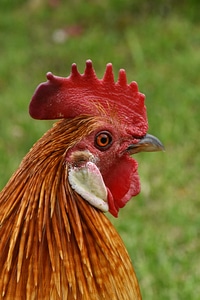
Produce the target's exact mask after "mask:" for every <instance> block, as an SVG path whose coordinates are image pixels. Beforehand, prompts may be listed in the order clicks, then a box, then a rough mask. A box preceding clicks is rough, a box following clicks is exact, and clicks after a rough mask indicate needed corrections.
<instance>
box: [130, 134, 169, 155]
mask: <svg viewBox="0 0 200 300" xmlns="http://www.w3.org/2000/svg"><path fill="white" fill-rule="evenodd" d="M164 150H165V148H164V146H163V144H162V143H161V141H159V139H158V138H157V137H155V136H153V135H151V134H146V135H145V136H144V137H142V138H141V139H140V140H139V142H138V143H136V144H131V145H130V146H129V147H128V148H127V151H128V152H129V153H130V154H135V153H138V152H154V151H164Z"/></svg>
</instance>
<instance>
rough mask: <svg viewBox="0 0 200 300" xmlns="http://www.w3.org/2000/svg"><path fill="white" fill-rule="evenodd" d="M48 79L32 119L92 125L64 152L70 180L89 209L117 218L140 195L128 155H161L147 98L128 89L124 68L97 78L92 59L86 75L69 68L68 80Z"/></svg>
mask: <svg viewBox="0 0 200 300" xmlns="http://www.w3.org/2000/svg"><path fill="white" fill-rule="evenodd" d="M47 79H48V81H47V82H45V83H42V84H40V85H39V86H38V88H37V89H36V91H35V93H34V95H33V97H32V101H31V103H30V107H29V112H30V115H31V116H32V117H33V118H35V119H46V120H47V119H76V118H77V117H78V119H79V123H77V126H82V125H81V122H80V118H81V116H83V118H85V117H88V120H90V121H91V119H92V120H93V121H92V127H91V130H89V131H88V130H84V126H85V123H84V126H83V130H82V136H81V138H80V137H79V138H78V139H77V137H76V135H74V136H73V137H72V140H73V141H71V143H70V147H68V148H67V150H66V153H65V161H66V166H67V172H68V180H69V183H70V185H71V188H72V189H73V190H75V191H76V192H77V193H78V194H79V195H80V196H81V197H82V198H83V199H85V200H86V201H88V202H89V203H90V204H91V205H92V206H94V207H96V208H98V209H99V210H101V211H103V212H106V211H109V212H110V213H111V214H112V215H114V216H115V217H117V215H118V211H119V209H120V208H122V207H124V205H125V204H126V203H127V202H128V201H129V200H130V199H131V197H132V196H135V195H137V194H138V193H139V192H140V182H139V176H138V172H137V168H138V165H137V162H136V161H135V160H134V159H133V158H132V157H131V155H132V154H135V153H138V152H141V151H159V150H163V145H162V143H161V142H160V141H159V140H158V139H157V138H156V137H154V136H152V135H150V134H147V130H148V123H147V116H146V107H145V105H144V100H145V96H144V95H143V94H142V93H140V92H139V91H138V86H137V83H136V82H131V83H130V84H127V79H126V73H125V71H124V70H123V69H121V70H120V71H119V77H118V81H117V82H115V81H114V75H113V69H112V64H107V67H106V71H105V74H104V77H103V78H102V79H98V78H97V76H96V74H95V72H94V69H93V66H92V62H91V61H90V60H88V61H87V62H86V69H85V72H84V74H80V73H79V72H78V70H77V66H76V64H73V65H72V70H71V74H70V76H68V77H66V78H63V77H58V76H54V75H53V74H52V73H47ZM90 123H91V122H90ZM90 125H91V124H90ZM88 126H89V123H88Z"/></svg>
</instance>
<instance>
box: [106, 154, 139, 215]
mask: <svg viewBox="0 0 200 300" xmlns="http://www.w3.org/2000/svg"><path fill="white" fill-rule="evenodd" d="M137 167H138V164H137V162H136V161H135V160H134V159H132V158H131V157H130V156H129V155H124V156H122V157H121V158H120V159H119V161H118V163H117V164H116V165H115V166H114V167H113V168H112V171H111V172H109V174H107V175H106V176H105V177H104V182H105V185H106V187H107V188H108V189H109V191H110V193H111V194H112V198H113V201H109V200H108V203H109V211H110V212H111V213H112V214H113V212H115V215H116V216H117V214H116V211H118V210H119V208H122V207H123V206H124V205H125V204H126V203H127V202H128V201H129V200H130V199H131V197H133V196H136V195H137V194H138V193H139V192H140V180H139V175H138V172H137ZM110 205H111V207H110ZM114 207H115V209H114ZM113 215H114V214H113Z"/></svg>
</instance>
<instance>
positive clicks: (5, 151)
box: [0, 0, 200, 300]
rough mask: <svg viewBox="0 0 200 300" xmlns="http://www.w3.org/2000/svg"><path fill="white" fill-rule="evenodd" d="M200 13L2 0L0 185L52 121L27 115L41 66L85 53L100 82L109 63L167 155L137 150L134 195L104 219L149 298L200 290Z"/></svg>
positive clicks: (67, 62) (174, 5) (75, 1)
mask: <svg viewBox="0 0 200 300" xmlns="http://www.w3.org/2000/svg"><path fill="white" fill-rule="evenodd" d="M199 11H200V2H199V1H197V0H196V1H194V0H193V1H182V2H181V3H180V1H170V0H168V1H158V0H155V1H153V0H150V1H148V0H145V1H140V0H116V1H114V0H108V1H105V0H96V1H95V0H93V1H92V0H90V1H89V0H87V1H81V0H72V1H64V0H63V1H61V0H60V1H59V0H26V1H25V0H18V1H14V0H12V1H11V0H1V2H0V188H3V186H4V185H5V184H6V182H7V180H8V179H9V177H10V176H11V174H12V172H14V170H15V169H16V168H17V166H18V165H19V163H20V161H21V159H22V158H23V156H24V155H25V154H26V153H27V151H28V150H29V149H30V148H31V146H32V144H33V143H34V142H35V141H36V140H37V139H38V138H40V137H41V135H42V134H43V133H44V132H45V131H46V130H47V129H48V128H50V127H51V125H52V122H51V121H36V120H32V119H31V118H30V117H29V115H28V105H29V101H30V98H31V96H32V94H33V92H34V90H35V88H36V86H37V85H38V84H39V83H40V82H42V81H46V77H45V74H46V73H47V72H48V71H52V72H53V73H54V74H56V75H59V76H68V75H69V73H70V68H71V64H72V63H73V62H76V63H77V65H78V68H79V71H80V72H83V71H84V67H85V61H86V59H88V58H90V59H92V61H93V65H94V68H95V70H96V73H97V75H98V77H100V78H101V77H102V76H103V73H104V70H105V66H106V64H107V63H108V62H112V63H113V68H114V72H115V78H116V80H117V74H118V70H119V69H120V68H125V69H126V72H127V77H128V81H129V82H130V81H132V80H135V81H137V82H138V84H139V88H140V91H142V92H143V93H145V95H146V105H147V109H148V118H149V132H150V133H152V134H154V135H156V136H157V137H159V138H160V139H161V140H162V142H163V143H164V145H165V148H166V152H163V153H142V154H138V155H137V156H136V159H137V160H138V162H139V173H140V177H141V186H142V191H141V194H140V195H139V196H138V197H136V198H135V199H133V200H132V201H130V202H129V203H128V204H127V206H126V207H125V208H124V209H122V210H121V211H120V215H119V218H118V219H114V218H111V219H112V222H114V224H115V226H116V227H117V229H118V231H119V232H120V234H121V236H122V238H123V239H124V242H125V244H126V246H127V249H128V251H129V253H130V255H131V258H132V260H133V264H134V266H135V269H136V272H137V276H138V279H139V282H140V286H141V291H142V295H143V299H148V300H150V299H152V300H155V299H162V300H164V299H173V300H176V299H177V300H180V299H191V300H197V299H199V295H200V254H199V253H200V241H199V234H200V216H199V212H200V180H199V179H200V176H199V169H200V154H199V153H200V142H199V140H198V138H199V132H200V119H199V114H200V75H199V73H200V19H199ZM111 259H112V258H111ZM127 276H128V274H127Z"/></svg>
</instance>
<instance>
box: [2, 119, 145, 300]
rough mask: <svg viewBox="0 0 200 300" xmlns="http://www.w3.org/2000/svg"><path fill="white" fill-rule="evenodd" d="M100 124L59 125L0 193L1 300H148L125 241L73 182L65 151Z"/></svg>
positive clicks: (74, 121) (90, 121)
mask: <svg viewBox="0 0 200 300" xmlns="http://www.w3.org/2000/svg"><path fill="white" fill-rule="evenodd" d="M98 119H99V122H100V118H99V117H98V118H95V117H87V116H85V117H84V116H82V117H76V118H75V119H71V120H62V121H60V122H58V123H56V125H55V126H54V127H53V128H52V129H50V130H49V131H48V132H47V133H46V134H45V135H44V136H43V137H42V138H41V139H40V140H39V141H38V142H37V143H36V144H35V145H34V146H33V148H32V149H31V150H30V152H29V153H28V154H27V155H26V157H25V158H24V159H23V161H22V163H21V165H20V166H19V169H18V170H17V171H16V173H15V174H14V175H13V176H12V177H11V179H10V181H9V182H8V183H7V185H6V186H5V188H4V189H3V190H2V192H1V193H0V239H1V240H0V299H8V300H14V299H15V300H19V299H20V300H23V299H31V300H36V299H41V300H47V299H48V300H49V299H53V300H57V299H65V300H67V299H68V300H73V299H77V300H100V299H112V300H115V299H120V300H123V299H124V300H130V299H131V300H134V299H141V296H140V291H139V287H138V283H137V279H136V277H135V273H134V270H133V267H132V264H131V261H130V258H129V256H128V254H127V251H126V249H125V247H124V245H123V242H122V240H121V238H120V237H119V235H118V234H117V232H116V231H115V229H114V227H113V226H112V224H111V223H110V221H109V220H108V219H107V218H106V216H105V215H104V214H103V213H102V212H100V211H98V210H96V209H95V208H93V207H92V206H90V205H89V204H88V203H87V202H86V201H85V200H84V199H82V198H81V197H80V196H79V195H78V194H76V193H75V192H74V191H73V190H72V189H71V187H70V185H69V183H68V170H67V168H68V167H67V164H66V161H65V156H66V152H67V151H68V150H69V149H70V148H71V147H72V146H73V145H74V144H75V143H77V142H78V141H80V140H81V139H82V137H83V136H85V135H87V134H90V133H91V132H92V131H93V130H94V129H95V128H96V126H98Z"/></svg>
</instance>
